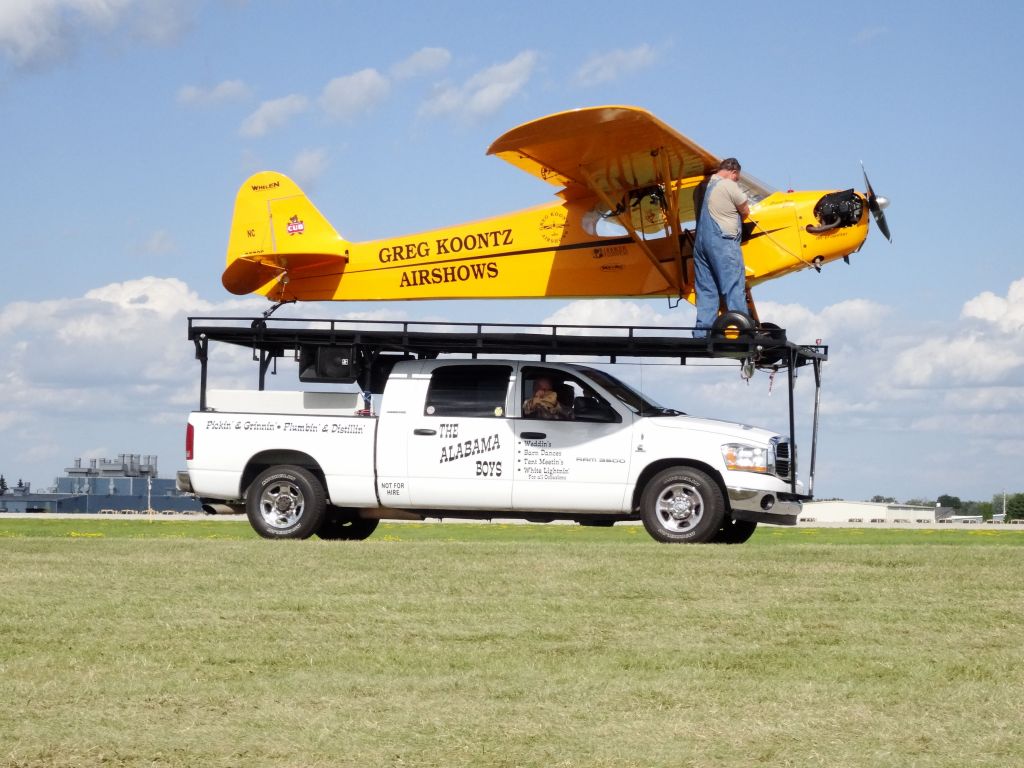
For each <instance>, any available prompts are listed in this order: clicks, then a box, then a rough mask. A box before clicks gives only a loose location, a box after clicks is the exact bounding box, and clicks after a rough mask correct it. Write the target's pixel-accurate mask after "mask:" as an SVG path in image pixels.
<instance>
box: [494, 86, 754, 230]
mask: <svg viewBox="0 0 1024 768" xmlns="http://www.w3.org/2000/svg"><path fill="white" fill-rule="evenodd" d="M487 154H489V155H497V156H498V157H500V158H502V159H503V160H506V161H507V162H509V163H511V164H512V165H514V166H516V167H518V168H522V169H523V170H524V171H526V172H527V173H530V174H532V175H534V176H537V177H538V178H540V179H543V180H544V181H546V182H548V183H549V184H553V185H555V186H558V187H562V188H563V190H562V193H561V194H562V195H563V197H565V198H566V199H575V198H577V197H580V196H583V195H588V194H589V195H593V194H597V195H598V196H599V197H607V198H608V199H611V200H619V199H621V197H622V195H623V193H625V192H628V191H635V190H642V189H644V188H647V187H652V186H654V185H659V184H660V185H667V184H668V183H670V182H681V181H683V180H689V181H690V183H689V184H684V185H682V186H683V187H685V188H690V187H693V186H696V184H698V183H699V182H700V180H701V179H702V178H703V177H705V176H707V175H708V174H711V173H714V171H715V169H716V168H717V166H718V163H719V160H720V158H718V157H716V156H715V155H713V154H711V153H710V152H709V151H708V150H706V149H704V148H703V147H701V146H700V145H699V144H697V143H696V142H694V141H691V140H690V139H688V138H687V137H686V136H683V135H682V134H681V133H679V132H678V131H676V130H675V129H674V128H672V127H670V126H669V125H666V124H665V123H663V122H662V121H661V120H659V119H658V118H656V117H655V116H654V115H652V114H651V113H650V112H648V111H647V110H645V109H640V108H638V107H626V106H605V107H589V108H586V109H575V110H570V111H567V112H558V113H556V114H554V115H549V116H548V117H542V118H540V119H538V120H533V121H531V122H529V123H524V124H523V125H520V126H518V127H517V128H513V129H512V130H510V131H508V132H507V133H504V134H503V135H501V136H499V137H498V138H497V139H496V140H495V141H494V143H492V144H491V146H490V148H488V150H487ZM743 183H744V186H746V188H747V191H748V196H750V197H751V200H752V202H756V201H757V200H759V199H761V198H762V197H765V196H767V195H768V194H769V193H770V189H769V188H768V187H766V186H764V185H763V184H761V183H760V182H758V181H757V180H756V179H750V178H749V177H747V176H746V174H744V177H743ZM679 214H680V216H681V217H682V220H683V221H686V220H691V219H693V218H695V216H694V215H693V201H692V196H691V195H687V194H681V195H680V210H679Z"/></svg>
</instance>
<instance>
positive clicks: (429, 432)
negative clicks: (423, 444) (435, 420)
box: [412, 429, 437, 435]
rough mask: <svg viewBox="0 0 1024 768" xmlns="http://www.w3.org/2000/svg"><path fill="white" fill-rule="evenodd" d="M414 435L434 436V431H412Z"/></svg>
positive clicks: (435, 431)
mask: <svg viewBox="0 0 1024 768" xmlns="http://www.w3.org/2000/svg"><path fill="white" fill-rule="evenodd" d="M412 433H413V434H414V435H436V434H437V430H436V429H414V430H413V431H412Z"/></svg>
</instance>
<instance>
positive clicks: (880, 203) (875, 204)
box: [860, 162, 892, 243]
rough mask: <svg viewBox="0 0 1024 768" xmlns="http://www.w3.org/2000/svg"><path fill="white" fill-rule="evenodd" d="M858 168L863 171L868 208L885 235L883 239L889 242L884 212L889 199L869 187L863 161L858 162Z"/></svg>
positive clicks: (869, 183) (890, 238) (890, 236)
mask: <svg viewBox="0 0 1024 768" xmlns="http://www.w3.org/2000/svg"><path fill="white" fill-rule="evenodd" d="M860 169H861V171H863V172H864V186H865V187H867V190H868V210H870V211H871V215H872V216H874V217H875V223H876V224H877V225H878V230H879V232H881V233H882V234H883V235H885V239H886V240H888V241H889V242H890V243H891V242H892V235H890V234H889V224H888V223H887V222H886V220H885V212H884V211H885V209H886V208H888V207H889V200H888V198H885V197H881V196H880V195H876V194H875V190H873V189H872V188H871V182H870V181H868V172H867V170H865V168H864V163H863V162H862V163H861V164H860Z"/></svg>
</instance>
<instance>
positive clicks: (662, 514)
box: [640, 467, 725, 544]
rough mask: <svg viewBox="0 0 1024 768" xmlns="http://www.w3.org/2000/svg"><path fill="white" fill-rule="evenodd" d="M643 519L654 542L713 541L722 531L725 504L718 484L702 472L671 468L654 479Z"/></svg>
mask: <svg viewBox="0 0 1024 768" xmlns="http://www.w3.org/2000/svg"><path fill="white" fill-rule="evenodd" d="M640 517H641V519H642V520H643V523H644V528H646V529H647V532H648V533H649V534H650V535H651V537H652V538H654V539H656V540H658V541H663V542H666V543H669V544H689V543H694V544H696V543H701V542H705V541H711V540H712V539H714V537H715V536H716V535H717V534H718V532H719V530H720V529H721V527H722V520H723V518H724V517H725V500H724V498H723V497H722V489H721V488H719V487H718V483H716V482H715V481H714V480H712V479H711V478H710V477H708V475H707V474H706V473H704V472H702V471H700V470H699V469H693V468H691V467H669V468H668V469H665V470H662V471H661V472H659V473H658V474H656V475H655V476H654V477H653V478H651V480H650V482H649V483H647V487H646V488H645V489H644V493H643V496H642V497H641V500H640Z"/></svg>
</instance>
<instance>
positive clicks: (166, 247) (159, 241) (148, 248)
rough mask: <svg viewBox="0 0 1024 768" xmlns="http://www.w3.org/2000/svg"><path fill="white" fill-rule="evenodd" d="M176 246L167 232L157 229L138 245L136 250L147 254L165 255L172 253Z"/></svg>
mask: <svg viewBox="0 0 1024 768" xmlns="http://www.w3.org/2000/svg"><path fill="white" fill-rule="evenodd" d="M176 248H177V246H176V245H175V243H174V238H173V237H172V236H171V234H170V233H169V232H167V231H166V230H163V229H159V230H157V231H156V232H154V233H153V234H152V235H150V236H149V238H148V239H147V240H146V241H145V242H143V243H142V244H140V245H139V246H138V249H137V250H138V251H139V252H140V253H142V254H145V255H147V256H165V255H167V254H168V253H173V252H174V251H175V249H176Z"/></svg>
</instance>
